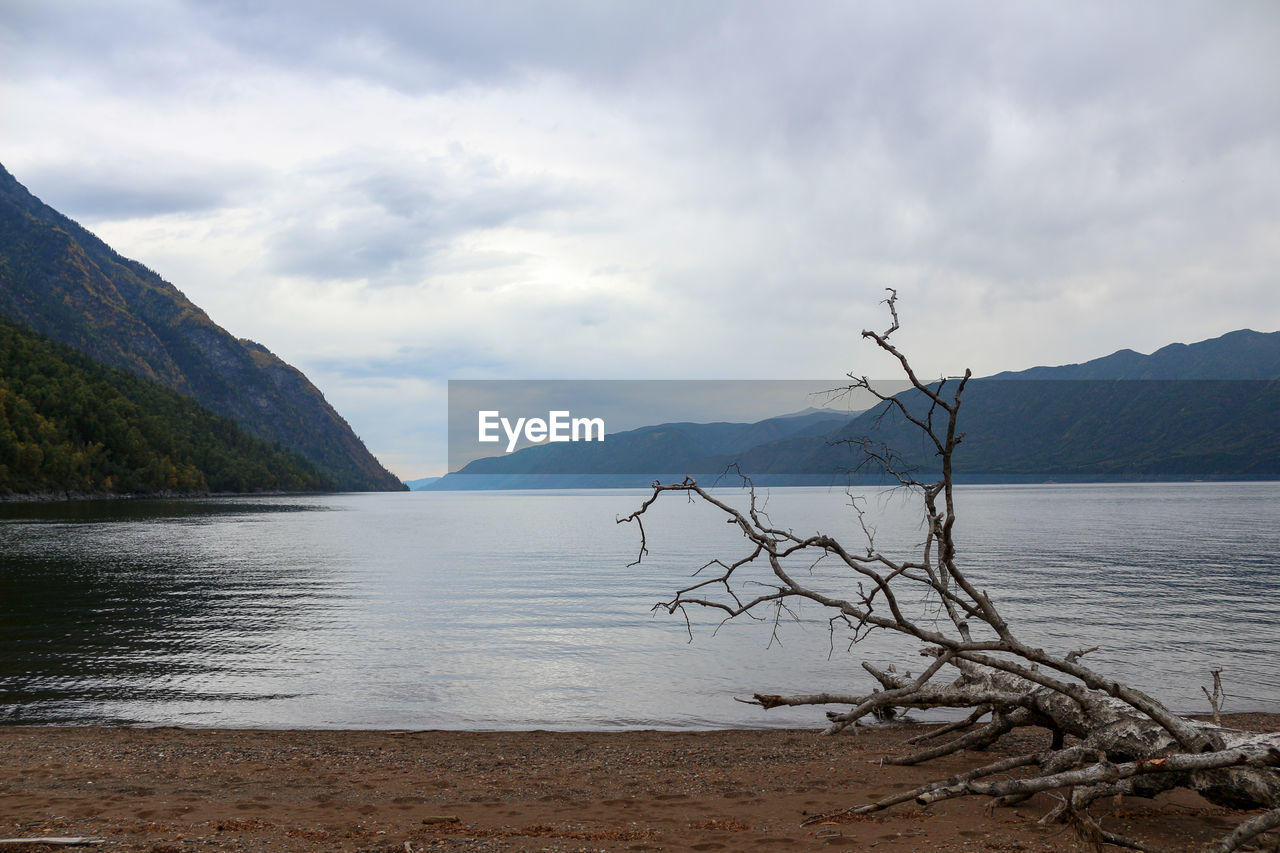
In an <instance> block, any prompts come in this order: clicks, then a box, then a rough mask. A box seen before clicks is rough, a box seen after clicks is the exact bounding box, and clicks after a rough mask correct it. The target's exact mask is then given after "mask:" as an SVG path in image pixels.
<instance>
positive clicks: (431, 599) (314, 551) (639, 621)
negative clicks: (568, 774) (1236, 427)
mask: <svg viewBox="0 0 1280 853" xmlns="http://www.w3.org/2000/svg"><path fill="white" fill-rule="evenodd" d="M858 494H860V495H863V496H864V497H865V499H866V507H867V508H868V510H869V513H870V516H869V517H870V518H872V520H873V523H874V524H875V525H876V535H877V544H879V545H880V546H881V548H882V550H885V551H889V552H891V553H899V554H905V553H906V551H905V550H901V549H905V548H906V547H908V546H910V545H911V544H912V543H914V542H916V541H918V540H919V538H920V533H919V528H918V524H917V517H918V516H917V514H916V512H915V510H914V507H913V505H911V504H910V503H908V502H906V501H904V500H903V499H901V498H895V497H893V496H892V495H891V494H890V493H888V492H882V491H878V490H874V489H861V490H858ZM958 495H959V497H958V500H959V509H960V521H959V524H958V528H957V529H958V530H959V541H960V547H961V554H960V559H961V562H962V565H963V566H965V567H967V568H968V571H969V573H970V575H971V576H972V577H973V578H974V579H975V580H978V581H979V582H980V585H981V586H982V587H985V588H986V589H987V590H988V591H990V592H991V593H992V594H993V596H994V597H995V599H996V602H997V604H999V605H1002V607H1003V611H1004V615H1005V616H1006V618H1007V619H1009V621H1011V622H1012V623H1013V625H1014V626H1015V630H1017V631H1019V632H1020V633H1021V634H1022V635H1023V636H1024V638H1026V639H1028V640H1033V641H1035V642H1037V643H1040V644H1043V645H1044V646H1046V647H1047V648H1051V649H1056V650H1059V651H1065V650H1068V649H1073V648H1078V647H1081V646H1094V645H1099V646H1101V647H1102V648H1101V649H1100V650H1099V651H1097V652H1095V653H1093V654H1091V655H1090V656H1089V657H1088V658H1087V659H1086V662H1088V663H1090V664H1092V665H1093V666H1094V667H1096V668H1099V669H1102V670H1105V671H1107V672H1111V673H1113V674H1115V675H1117V676H1119V677H1120V678H1122V679H1126V680H1128V681H1129V682H1131V683H1132V684H1134V685H1135V686H1138V687H1141V688H1143V689H1146V690H1148V691H1149V692H1151V693H1154V694H1155V695H1156V696H1157V697H1159V698H1160V699H1162V700H1163V701H1165V702H1166V703H1167V704H1170V705H1171V706H1172V707H1174V708H1175V709H1177V710H1180V711H1204V710H1207V708H1208V703H1207V701H1206V700H1205V698H1204V696H1203V694H1201V692H1200V687H1201V685H1208V684H1210V674H1209V672H1210V670H1211V669H1212V668H1214V667H1219V666H1220V667H1222V668H1223V679H1224V682H1225V686H1226V691H1227V694H1228V701H1227V708H1228V709H1229V710H1263V711H1272V712H1280V627H1277V626H1278V625H1280V525H1277V523H1276V521H1277V506H1280V503H1278V502H1280V484H1277V483H1248V484H1195V483H1189V484H1159V485H1070V486H1065V485H1048V486H974V487H967V488H961V489H960V490H959V491H958ZM642 499H643V493H641V492H626V491H601V492H554V493H545V492H540V493H519V492H466V493H459V492H438V493H432V492H419V493H409V494H358V495H357V494H343V495H329V496H315V497H262V498H219V499H208V500H188V501H120V502H86V503H74V504H54V505H30V504H20V505H7V506H3V507H0V722H8V723H133V724H165V725H184V726H223V727H246V726H261V727H325V728H347V727H355V728H412V729H420V728H489V729H529V728H554V729H616V728H641V727H645V728H648V727H658V728H721V727H736V726H770V725H801V726H820V725H821V724H822V722H823V717H822V712H823V709H819V708H810V709H794V710H785V709H783V710H775V711H769V712H765V711H762V710H761V709H759V708H756V707H753V706H749V705H744V704H741V703H737V702H735V701H733V699H734V697H735V696H742V697H746V696H750V694H751V693H753V692H755V691H762V692H771V693H788V692H811V691H816V690H819V689H821V690H839V691H850V692H858V691H866V690H867V689H869V687H870V684H869V681H870V679H869V678H868V677H867V676H866V675H865V674H864V673H863V671H862V670H861V668H860V667H859V666H858V663H859V661H861V660H863V659H869V660H872V661H875V662H878V663H881V664H886V663H896V664H897V665H898V666H899V669H904V668H905V669H918V668H919V660H920V659H919V658H918V657H917V656H916V654H915V652H916V649H917V648H918V646H919V644H918V643H910V642H906V641H902V640H895V639H893V638H891V637H888V636H885V635H873V636H872V637H871V638H870V639H869V640H868V641H867V642H865V643H863V644H859V645H858V646H856V647H854V648H853V649H852V650H849V649H848V648H847V643H846V641H845V639H844V638H843V636H841V635H837V636H835V637H832V635H831V634H830V633H829V632H828V630H827V622H826V620H825V617H824V616H823V614H822V613H821V612H820V611H818V610H817V609H816V608H813V607H809V608H807V609H802V610H800V611H799V613H798V616H799V621H792V620H784V621H782V622H781V623H779V624H778V625H777V631H776V636H774V635H775V631H774V624H773V622H772V621H764V622H755V621H750V620H747V621H743V622H741V623H738V622H735V623H732V624H729V625H725V626H723V627H720V628H719V630H717V620H715V619H714V618H711V617H710V616H706V615H704V616H696V615H695V619H694V621H693V623H692V625H691V626H686V624H685V621H684V619H682V618H681V617H679V616H668V615H666V614H664V613H658V614H656V615H655V614H653V613H651V607H652V605H653V604H654V603H655V602H656V601H658V600H659V599H660V598H663V597H664V596H667V595H669V594H670V593H671V592H672V591H673V590H674V589H676V588H678V587H679V586H682V585H684V584H686V583H688V582H689V580H688V579H689V575H690V573H691V572H692V571H693V570H694V569H696V568H697V567H698V566H699V565H701V564H703V563H705V562H706V561H708V560H710V559H712V558H713V557H716V556H741V549H742V542H743V540H742V539H741V538H740V537H737V536H735V535H734V533H733V529H732V528H731V527H730V526H728V525H726V524H724V523H723V522H722V521H721V520H720V519H719V518H717V517H716V516H715V515H713V514H711V513H709V512H708V511H707V510H706V508H705V507H700V506H697V505H690V504H688V503H686V502H685V501H684V500H683V499H682V498H680V497H678V496H674V495H672V496H668V498H667V499H665V500H663V501H661V502H660V503H659V504H658V506H657V507H656V509H655V511H654V513H653V516H652V517H651V518H650V519H649V520H648V522H647V523H646V530H647V532H648V535H649V546H650V551H651V555H650V556H649V557H647V558H646V560H645V562H644V563H642V564H641V565H639V566H628V563H630V562H631V561H632V560H634V558H635V556H636V552H637V547H638V544H639V540H638V532H637V530H636V529H635V528H634V526H632V525H619V524H616V523H615V518H616V517H617V516H619V515H625V514H627V513H628V512H630V511H631V510H632V509H634V508H636V507H637V506H638V505H639V504H640V502H641V500H642ZM768 509H769V512H770V515H771V517H772V519H773V521H774V522H775V523H776V524H777V525H779V526H785V527H790V528H793V529H795V530H796V531H797V532H800V533H809V532H814V531H817V530H824V531H826V532H830V533H833V534H835V535H836V536H837V537H838V538H841V539H842V541H844V542H845V543H846V544H847V545H850V546H852V545H854V544H856V543H858V542H859V541H860V536H861V534H860V533H859V532H858V528H857V525H856V523H855V521H854V519H853V516H852V514H851V513H850V511H849V508H848V497H847V496H846V495H845V494H843V493H842V492H841V491H839V490H827V489H819V488H812V489H778V490H775V491H773V493H772V494H771V495H770V496H769V503H768ZM829 568H831V567H829V566H828V565H827V564H825V563H824V564H820V565H819V566H818V567H816V568H815V569H814V570H813V571H814V575H813V578H814V583H816V584H819V585H823V584H827V585H831V586H832V587H833V588H835V587H838V586H839V585H840V584H842V583H845V580H844V579H842V578H841V577H839V575H838V573H834V572H831V573H828V569H829ZM690 633H692V641H690Z"/></svg>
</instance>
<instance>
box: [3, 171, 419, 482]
mask: <svg viewBox="0 0 1280 853" xmlns="http://www.w3.org/2000/svg"><path fill="white" fill-rule="evenodd" d="M0 314H3V315H6V316H8V317H10V318H12V319H14V320H17V321H18V322H20V323H23V324H25V325H27V326H30V327H32V328H34V329H35V330H37V331H38V332H40V333H41V334H44V335H47V336H48V337H49V338H51V339H53V340H55V341H59V342H61V343H65V344H68V345H70V346H72V347H75V348H76V349H77V350H80V351H81V352H83V353H85V354H87V355H88V356H90V357H91V358H93V359H94V360H96V361H99V362H102V363H103V364H106V365H109V366H112V367H118V368H122V369H124V370H128V371H130V372H131V373H133V374H135V375H137V376H140V377H142V378H145V379H151V380H154V381H156V382H159V383H161V384H163V385H165V386H167V387H169V388H171V389H173V390H175V391H177V392H179V393H181V394H184V395H187V396H189V397H191V398H193V399H195V400H196V401H198V402H199V403H200V404H201V405H203V406H204V407H205V408H207V409H209V410H211V411H212V412H214V413H216V414H219V415H222V416H224V417H227V418H230V419H231V420H233V421H235V422H236V423H237V424H239V425H240V426H241V427H242V428H243V429H244V430H245V431H246V432H248V433H250V434H251V435H254V436H257V437H260V438H263V439H265V440H267V441H269V442H272V443H278V444H280V445H281V446H283V447H285V448H287V449H289V450H292V451H295V452H297V453H298V454H300V455H301V456H303V457H304V458H306V459H307V460H309V461H310V462H311V463H312V464H314V465H315V466H316V467H317V468H318V469H319V470H320V472H321V473H322V474H324V475H325V476H326V477H327V478H329V479H330V480H331V481H332V482H333V483H334V485H335V487H336V488H338V489H343V490H402V489H404V484H403V483H401V482H400V481H399V480H398V479H397V478H396V477H395V476H393V475H392V474H391V473H390V472H388V471H387V470H386V469H385V468H383V467H382V465H381V464H379V463H378V461H377V460H376V459H375V458H374V457H373V456H372V454H370V453H369V451H368V450H367V449H366V448H365V446H364V444H363V443H362V442H361V441H360V439H359V438H357V437H356V435H355V433H354V432H352V430H351V428H350V426H348V424H347V422H346V421H345V420H343V419H342V417H341V416H340V415H339V414H338V413H337V412H336V411H334V409H333V407H332V406H330V405H329V404H328V402H326V400H325V399H324V396H323V395H322V394H321V393H320V391H319V390H318V389H316V387H315V386H314V385H312V384H311V382H310V381H308V380H307V378H306V377H305V376H303V375H302V373H301V372H299V371H298V370H296V369H294V368H293V367H291V366H289V365H288V364H286V363H285V362H283V361H282V360H280V359H279V358H277V357H276V356H275V355H273V354H272V353H271V352H270V351H269V350H267V349H266V348H265V347H263V346H261V345H259V344H256V343H254V342H252V341H246V340H238V339H236V338H235V337H233V336H232V335H230V334H229V333H228V332H227V331H226V330H224V329H222V328H221V327H220V326H218V325H217V324H216V323H214V322H213V321H212V320H211V319H210V318H209V316H208V315H207V314H205V312H204V311H202V310H201V309H200V308H199V307H198V306H196V305H195V304H194V303H192V302H191V301H190V300H189V299H187V298H186V296H184V295H183V294H182V292H181V291H179V290H178V289H177V288H176V287H174V286H173V285H172V284H170V283H169V282H167V281H165V280H164V279H162V278H160V276H159V275H157V274H156V273H155V272H153V271H152V270H150V269H148V268H147V267H145V266H143V265H142V264H140V263H138V262H136V261H132V260H129V259H128V258H124V257H122V256H120V255H119V254H117V253H116V252H115V251H114V250H112V249H111V247H109V246H108V245H107V244H106V243H104V242H102V241H101V240H99V239H98V238H97V237H95V236H94V235H93V234H91V233H89V232H88V231H86V230H85V229H84V228H82V227H80V226H79V225H78V224H76V223H75V222H73V221H72V220H70V219H68V218H67V217H65V216H63V215H62V214H60V213H58V212H57V211H56V210H54V209H53V208H51V207H49V206H48V205H45V204H44V203H42V202H41V201H40V200H39V199H37V198H36V197H35V196H33V195H31V193H29V192H28V191H27V190H26V188H25V187H23V186H22V185H21V184H19V183H18V182H17V180H15V179H14V177H13V176H12V175H11V174H9V172H8V171H6V170H5V169H4V168H3V167H2V166H0Z"/></svg>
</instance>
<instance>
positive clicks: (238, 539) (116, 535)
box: [0, 501, 342, 722]
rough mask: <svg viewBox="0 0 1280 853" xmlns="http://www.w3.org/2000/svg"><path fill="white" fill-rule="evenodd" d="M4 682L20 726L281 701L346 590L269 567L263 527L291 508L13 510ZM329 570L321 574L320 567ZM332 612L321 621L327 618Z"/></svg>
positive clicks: (2, 549)
mask: <svg viewBox="0 0 1280 853" xmlns="http://www.w3.org/2000/svg"><path fill="white" fill-rule="evenodd" d="M4 509H5V513H4V516H5V520H6V523H4V524H0V553H2V554H3V567H2V568H0V649H2V650H3V654H2V655H0V687H2V688H3V702H4V704H3V711H4V713H5V714H6V715H7V716H6V717H5V719H6V720H8V721H9V722H28V721H33V720H34V721H48V720H83V719H92V720H98V721H104V722H113V721H118V720H129V721H132V720H134V719H136V718H135V717H132V716H125V717H120V718H117V717H115V716H113V715H112V713H111V711H110V709H111V708H113V707H116V706H132V707H137V706H145V705H146V704H148V703H161V704H163V705H169V706H178V705H195V704H200V703H221V702H231V701H237V700H261V699H264V698H269V697H274V696H279V695H280V693H279V691H280V690H281V689H282V688H283V689H290V688H292V689H295V690H296V689H297V685H290V684H289V683H288V682H287V681H286V682H285V683H283V684H282V683H280V681H279V679H278V676H279V675H280V674H281V673H282V671H284V668H283V667H282V666H281V662H282V661H288V660H291V659H296V658H297V657H298V656H299V655H302V654H305V653H306V646H305V644H303V643H300V642H299V639H300V638H301V637H305V632H306V631H307V630H308V629H309V628H310V627H314V625H316V624H323V623H331V622H332V621H333V619H334V615H335V613H336V612H337V611H339V610H340V609H341V606H342V605H341V600H340V598H339V596H340V592H341V589H342V583H341V582H340V581H337V580H335V579H334V578H332V577H329V574H330V573H328V572H326V571H325V570H323V568H320V567H317V566H315V565H314V564H312V563H310V562H307V563H306V564H297V563H294V564H290V563H288V562H280V561H276V562H267V561H265V560H264V559H263V557H264V556H266V555H265V554H263V553H261V552H259V551H258V549H257V548H256V547H255V546H256V545H257V544H258V543H257V541H256V540H257V539H258V537H257V536H255V535H254V533H255V531H254V529H253V527H252V525H253V524H254V522H255V521H257V520H259V519H260V518H261V519H265V518H269V517H270V516H268V515H264V514H267V513H269V514H272V515H274V514H276V513H279V512H290V513H296V512H301V511H311V510H323V509H325V508H324V507H322V506H314V505H313V506H306V505H298V504H288V503H280V502H277V503H257V504H255V503H246V502H199V501H85V502H76V503H69V504H43V505H41V504H19V505H13V506H6V507H5V508H4ZM318 568H319V570H317V569H318ZM321 614H323V615H321Z"/></svg>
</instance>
